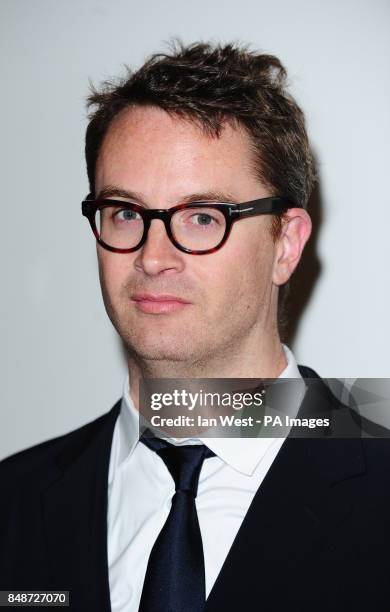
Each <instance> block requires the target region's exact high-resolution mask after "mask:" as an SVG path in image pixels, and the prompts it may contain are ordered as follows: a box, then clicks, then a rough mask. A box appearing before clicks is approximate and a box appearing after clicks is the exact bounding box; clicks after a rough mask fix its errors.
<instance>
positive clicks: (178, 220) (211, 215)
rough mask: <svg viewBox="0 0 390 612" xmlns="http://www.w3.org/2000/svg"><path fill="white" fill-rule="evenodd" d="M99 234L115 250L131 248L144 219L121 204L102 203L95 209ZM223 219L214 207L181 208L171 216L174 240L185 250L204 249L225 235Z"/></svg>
mask: <svg viewBox="0 0 390 612" xmlns="http://www.w3.org/2000/svg"><path fill="white" fill-rule="evenodd" d="M96 227H97V230H98V232H99V237H100V238H101V240H103V241H104V242H105V243H106V244H107V245H109V246H111V247H114V248H118V249H131V248H133V247H135V246H137V244H139V242H140V241H141V239H142V236H143V232H144V222H143V219H142V217H141V215H140V214H139V213H138V212H136V211H134V210H132V209H130V208H123V207H121V206H104V207H102V208H100V209H98V210H97V212H96ZM225 229H226V220H225V216H224V215H223V213H222V212H221V211H219V210H216V209H214V208H208V207H207V206H201V207H199V208H183V209H180V210H177V211H176V212H175V213H174V214H173V215H172V219H171V232H172V234H173V237H174V239H175V240H176V242H177V243H178V244H180V246H182V247H183V248H185V249H190V250H194V251H206V250H208V249H213V248H215V247H216V246H218V244H219V243H220V242H221V240H222V239H223V236H224V234H225Z"/></svg>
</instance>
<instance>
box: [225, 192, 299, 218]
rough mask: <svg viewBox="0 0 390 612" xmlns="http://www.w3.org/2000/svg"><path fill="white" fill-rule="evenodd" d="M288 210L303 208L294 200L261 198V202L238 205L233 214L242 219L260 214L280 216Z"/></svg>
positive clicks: (254, 201) (253, 201) (255, 201)
mask: <svg viewBox="0 0 390 612" xmlns="http://www.w3.org/2000/svg"><path fill="white" fill-rule="evenodd" d="M288 208H302V206H301V205H300V204H299V205H298V204H295V203H294V202H293V201H292V200H290V199H288V198H283V197H277V196H275V197H270V198H261V199H259V200H251V201H250V202H245V203H244V204H237V205H236V206H235V207H234V211H232V212H233V214H236V215H238V216H239V217H240V218H242V217H254V216H256V215H259V214H263V215H266V214H279V213H282V212H284V211H285V210H287V209H288Z"/></svg>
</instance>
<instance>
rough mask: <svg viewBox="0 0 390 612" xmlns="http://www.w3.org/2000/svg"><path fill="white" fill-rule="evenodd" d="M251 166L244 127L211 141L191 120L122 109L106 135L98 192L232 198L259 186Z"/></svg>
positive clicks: (227, 126) (224, 130) (158, 111)
mask: <svg viewBox="0 0 390 612" xmlns="http://www.w3.org/2000/svg"><path fill="white" fill-rule="evenodd" d="M253 167H254V165H253V158H252V151H251V140H250V138H249V136H248V134H247V133H246V131H245V130H244V129H242V128H236V127H233V126H232V125H230V124H228V123H226V124H225V125H224V126H223V128H222V131H221V134H220V136H219V137H212V136H209V135H208V134H206V133H205V132H204V131H203V130H202V129H201V128H200V127H199V126H198V125H197V124H195V123H193V122H191V121H189V120H188V119H183V118H179V117H177V116H172V115H169V114H168V113H166V112H165V111H163V110H162V109H159V108H155V107H135V108H132V109H126V110H125V111H122V113H121V114H120V115H118V117H116V118H115V119H114V120H113V122H112V124H111V125H110V127H109V129H108V131H107V134H106V136H105V138H104V141H103V144H102V147H101V150H100V154H99V158H98V162H97V167H96V189H97V190H99V189H101V188H102V187H103V186H106V185H111V184H114V185H117V186H119V187H123V188H131V189H135V190H142V191H143V192H145V193H148V192H150V194H152V193H153V194H154V193H155V192H156V190H157V191H158V190H160V191H163V192H164V195H169V196H170V197H172V198H175V197H176V196H177V195H178V194H179V193H180V194H185V193H187V192H188V191H189V190H195V191H197V190H199V189H204V188H205V187H207V188H210V189H212V188H215V189H218V188H223V189H225V190H229V191H230V192H231V193H232V194H234V193H237V191H242V186H243V184H248V183H250V184H252V189H253V186H254V185H257V186H258V185H259V182H258V180H257V179H256V177H255V173H254V170H253ZM248 189H250V185H248ZM167 192H169V193H167ZM237 197H240V196H239V194H238V193H237Z"/></svg>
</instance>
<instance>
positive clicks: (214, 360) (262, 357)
mask: <svg viewBox="0 0 390 612" xmlns="http://www.w3.org/2000/svg"><path fill="white" fill-rule="evenodd" d="M286 366H287V360H286V356H285V354H284V351H283V346H282V344H281V341H280V338H279V335H278V333H277V332H276V333H274V334H271V335H269V336H263V337H261V338H256V342H255V341H253V340H252V341H251V339H250V338H247V339H241V342H240V345H239V346H238V345H237V343H235V344H234V346H233V345H231V346H229V345H228V346H227V345H225V346H224V347H223V353H222V351H221V353H215V354H213V355H211V356H210V355H208V356H207V357H203V358H202V359H197V360H191V361H190V360H186V361H168V360H144V359H140V358H139V357H136V356H129V358H128V370H129V381H130V392H131V397H132V400H133V402H134V405H135V406H136V408H138V397H139V384H140V380H142V379H145V378H277V377H278V376H279V375H280V374H281V373H282V372H283V370H284V369H285V368H286Z"/></svg>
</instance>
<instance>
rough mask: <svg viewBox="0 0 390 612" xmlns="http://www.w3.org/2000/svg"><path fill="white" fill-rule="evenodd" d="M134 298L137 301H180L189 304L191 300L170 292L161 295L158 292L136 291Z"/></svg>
mask: <svg viewBox="0 0 390 612" xmlns="http://www.w3.org/2000/svg"><path fill="white" fill-rule="evenodd" d="M132 299H133V300H134V301H135V302H145V301H147V302H180V303H182V304H189V303H190V302H187V301H186V300H183V299H182V298H180V297H177V296H176V295H168V294H165V293H164V294H161V295H156V294H152V293H136V294H135V295H133V296H132Z"/></svg>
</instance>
